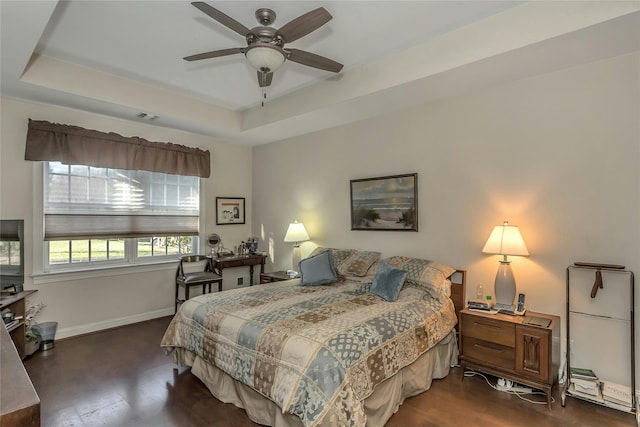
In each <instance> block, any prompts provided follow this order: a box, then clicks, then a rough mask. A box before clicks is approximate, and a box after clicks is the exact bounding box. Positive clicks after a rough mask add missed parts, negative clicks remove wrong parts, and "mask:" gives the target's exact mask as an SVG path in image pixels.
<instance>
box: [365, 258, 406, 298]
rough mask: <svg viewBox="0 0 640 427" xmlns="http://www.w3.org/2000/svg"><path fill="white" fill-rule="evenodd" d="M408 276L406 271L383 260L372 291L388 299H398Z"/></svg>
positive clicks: (372, 285)
mask: <svg viewBox="0 0 640 427" xmlns="http://www.w3.org/2000/svg"><path fill="white" fill-rule="evenodd" d="M406 277H407V272H406V271H404V270H398V269H395V268H393V267H390V266H389V264H387V263H386V262H384V261H382V262H380V266H379V267H378V272H377V273H376V277H374V279H373V283H372V284H371V293H372V294H376V295H378V296H379V297H381V298H384V299H385V300H387V301H396V300H397V299H398V296H399V295H400V290H401V289H402V285H404V279H406Z"/></svg>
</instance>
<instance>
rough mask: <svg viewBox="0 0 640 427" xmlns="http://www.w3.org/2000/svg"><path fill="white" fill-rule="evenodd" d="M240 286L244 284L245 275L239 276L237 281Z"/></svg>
mask: <svg viewBox="0 0 640 427" xmlns="http://www.w3.org/2000/svg"><path fill="white" fill-rule="evenodd" d="M236 284H237V285H238V286H242V285H244V277H238V283H236Z"/></svg>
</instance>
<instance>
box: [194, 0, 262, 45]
mask: <svg viewBox="0 0 640 427" xmlns="http://www.w3.org/2000/svg"><path fill="white" fill-rule="evenodd" d="M191 4H192V5H194V6H195V7H197V8H198V9H200V10H201V11H202V12H204V13H205V14H207V15H209V16H210V17H211V18H213V19H215V20H216V21H218V22H219V23H221V24H222V25H224V26H225V27H227V28H230V29H232V30H233V31H235V32H236V33H238V34H240V35H241V36H242V37H246V36H247V34H249V33H251V30H250V29H248V28H247V27H245V26H244V25H242V24H241V23H239V22H238V21H236V20H235V19H233V18H231V17H230V16H227V15H225V14H224V13H222V12H220V11H219V10H218V9H216V8H214V7H212V6H209V5H208V4H207V3H205V2H203V1H194V2H193V3H191Z"/></svg>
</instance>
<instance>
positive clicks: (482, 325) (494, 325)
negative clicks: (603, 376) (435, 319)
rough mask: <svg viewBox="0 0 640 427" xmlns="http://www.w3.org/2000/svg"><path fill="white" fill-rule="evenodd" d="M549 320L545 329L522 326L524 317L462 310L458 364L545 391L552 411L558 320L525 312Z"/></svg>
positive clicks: (558, 358) (557, 350)
mask: <svg viewBox="0 0 640 427" xmlns="http://www.w3.org/2000/svg"><path fill="white" fill-rule="evenodd" d="M527 314H528V315H531V316H535V317H542V318H546V319H550V320H551V323H550V324H549V326H547V327H538V326H531V325H525V324H523V323H522V320H523V316H509V315H506V314H500V313H498V314H485V313H480V312H476V311H471V310H469V309H468V308H465V309H464V310H462V311H461V312H460V319H461V320H460V334H461V337H462V339H461V348H460V350H461V357H460V359H461V361H460V366H461V367H462V372H463V377H462V378H464V370H465V368H470V369H474V370H477V371H481V372H485V373H487V374H491V375H495V376H497V377H502V378H506V379H510V380H512V381H516V382H518V383H521V384H525V385H528V386H530V387H533V388H537V389H541V390H544V392H545V394H546V395H547V404H548V406H549V409H551V388H552V387H553V385H554V384H555V383H556V382H557V380H558V368H559V365H560V318H559V317H558V316H554V315H549V314H544V313H533V312H527Z"/></svg>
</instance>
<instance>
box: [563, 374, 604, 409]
mask: <svg viewBox="0 0 640 427" xmlns="http://www.w3.org/2000/svg"><path fill="white" fill-rule="evenodd" d="M569 394H572V395H574V396H578V397H583V398H586V399H589V400H595V401H596V402H599V403H604V398H603V396H602V391H601V390H600V380H599V379H598V377H597V376H596V374H595V373H594V372H593V371H592V370H591V369H587V368H571V383H570V384H569Z"/></svg>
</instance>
